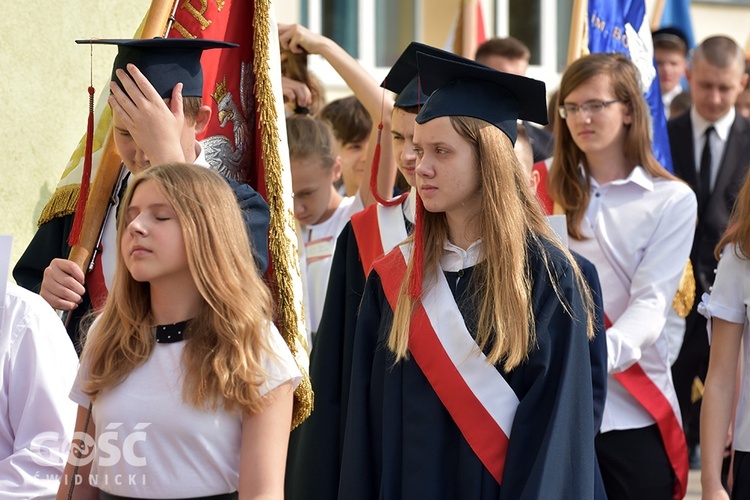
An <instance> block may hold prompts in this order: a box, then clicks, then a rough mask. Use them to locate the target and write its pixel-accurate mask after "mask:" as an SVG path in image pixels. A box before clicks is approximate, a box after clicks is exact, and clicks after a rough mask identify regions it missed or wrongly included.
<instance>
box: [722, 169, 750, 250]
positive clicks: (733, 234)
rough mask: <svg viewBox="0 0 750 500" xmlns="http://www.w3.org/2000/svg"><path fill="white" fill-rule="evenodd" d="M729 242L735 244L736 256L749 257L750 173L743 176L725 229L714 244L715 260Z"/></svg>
mask: <svg viewBox="0 0 750 500" xmlns="http://www.w3.org/2000/svg"><path fill="white" fill-rule="evenodd" d="M730 243H731V244H734V245H736V247H735V252H737V256H738V257H741V258H744V259H750V175H749V176H746V177H745V182H744V183H743V184H742V189H740V192H739V194H738V195H737V199H736V200H735V202H734V207H732V215H731V216H730V217H729V225H728V226H727V230H726V232H725V233H724V236H722V237H721V241H719V244H718V245H716V249H715V250H714V255H715V257H716V260H719V258H720V256H721V251H722V250H724V247H725V246H726V245H728V244H730Z"/></svg>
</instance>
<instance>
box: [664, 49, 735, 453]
mask: <svg viewBox="0 0 750 500" xmlns="http://www.w3.org/2000/svg"><path fill="white" fill-rule="evenodd" d="M744 70H745V59H744V55H743V53H742V50H741V49H740V48H739V46H737V44H736V43H735V42H734V41H733V40H731V39H730V38H727V37H724V36H714V37H711V38H707V39H706V40H704V41H703V42H702V43H701V44H700V46H698V47H697V48H696V49H695V53H694V55H693V59H692V61H691V64H690V68H689V70H688V82H689V84H690V89H691V93H692V96H693V105H692V107H691V108H690V112H688V113H685V114H683V115H681V116H679V117H677V118H675V119H673V120H670V121H669V123H668V124H667V130H668V133H669V143H670V147H671V149H672V160H673V163H674V171H675V174H676V175H677V176H678V177H680V178H681V179H683V180H684V181H685V182H687V183H688V184H689V185H690V186H691V187H692V188H693V190H694V191H695V194H696V196H697V198H698V226H697V228H696V231H695V239H694V241H693V249H692V252H691V255H690V258H691V260H692V263H693V268H694V272H695V281H696V305H697V303H699V302H700V299H701V296H702V295H703V293H706V292H710V290H711V286H712V285H713V281H714V270H715V269H716V265H717V260H716V258H715V257H714V249H715V247H716V245H717V243H718V242H719V239H720V238H721V236H722V234H723V233H724V231H725V230H726V228H727V223H728V221H729V214H730V213H731V210H732V205H733V204H734V200H735V198H736V197H737V193H738V191H739V189H740V187H741V186H742V182H743V180H744V178H745V175H746V172H747V167H748V163H750V120H748V119H746V118H744V117H742V116H740V115H739V114H737V113H735V109H734V104H735V101H736V99H737V96H738V95H739V94H740V92H742V90H743V89H744V87H745V83H746V82H747V79H748V76H747V75H746V74H744ZM696 305H694V306H693V310H692V311H691V312H690V315H689V316H688V317H687V322H686V327H685V337H684V340H683V344H682V348H681V350H680V353H679V356H678V357H677V360H676V361H675V363H674V365H673V366H672V374H673V377H674V385H675V389H676V391H677V397H678V399H679V402H680V408H681V411H682V420H683V426H684V428H685V434H686V436H687V440H688V447H689V449H690V451H691V467H695V466H697V465H698V464H699V456H697V453H696V452H695V450H697V449H698V448H697V445H698V437H699V414H700V407H699V403H698V405H694V404H692V403H691V392H692V390H691V389H692V386H693V381H694V379H695V377H699V378H700V380H701V381H704V380H705V377H706V371H707V369H708V358H709V345H708V337H707V335H706V319H705V318H704V317H703V316H701V315H700V314H698V312H697V311H696ZM696 459H697V460H696Z"/></svg>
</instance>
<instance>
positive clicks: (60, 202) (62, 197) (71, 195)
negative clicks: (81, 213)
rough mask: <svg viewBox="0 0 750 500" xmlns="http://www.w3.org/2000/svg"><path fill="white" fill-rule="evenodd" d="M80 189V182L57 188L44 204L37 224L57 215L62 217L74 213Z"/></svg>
mask: <svg viewBox="0 0 750 500" xmlns="http://www.w3.org/2000/svg"><path fill="white" fill-rule="evenodd" d="M80 190H81V185H80V184H69V185H67V186H62V187H59V188H57V189H56V190H55V193H54V194H53V195H52V197H51V198H50V199H49V201H48V202H47V204H46V205H45V206H44V209H43V210H42V214H41V215H40V216H39V221H38V222H37V225H38V226H41V225H42V224H44V223H45V222H49V221H51V220H52V219H55V218H57V217H64V216H66V215H70V214H72V213H75V211H76V205H77V204H78V193H79V192H80Z"/></svg>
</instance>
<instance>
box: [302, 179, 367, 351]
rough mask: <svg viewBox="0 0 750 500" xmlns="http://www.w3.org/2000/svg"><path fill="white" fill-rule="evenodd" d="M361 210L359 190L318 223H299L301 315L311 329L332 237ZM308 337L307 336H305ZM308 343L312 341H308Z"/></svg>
mask: <svg viewBox="0 0 750 500" xmlns="http://www.w3.org/2000/svg"><path fill="white" fill-rule="evenodd" d="M363 209H364V205H363V204H362V198H360V197H359V192H357V194H356V195H354V196H347V197H345V198H344V199H343V200H341V203H340V204H339V206H338V207H336V210H335V211H334V212H333V215H331V217H330V218H329V219H328V220H326V221H324V222H321V223H320V224H312V225H309V226H305V225H303V226H301V227H300V230H301V239H302V245H303V246H304V261H303V262H302V263H301V264H302V267H303V268H304V272H303V276H304V287H305V296H306V300H305V316H306V317H307V321H308V324H309V327H310V331H311V332H317V331H318V325H319V324H320V318H321V316H322V315H323V304H324V303H325V299H326V291H327V290H328V277H329V276H330V274H331V265H332V264H333V254H334V252H335V251H336V240H337V239H338V237H339V235H340V234H341V231H342V230H343V229H344V227H345V226H346V223H347V222H349V219H350V218H351V216H352V215H353V214H355V213H357V212H359V211H361V210H363ZM308 340H309V339H308ZM310 345H312V343H310Z"/></svg>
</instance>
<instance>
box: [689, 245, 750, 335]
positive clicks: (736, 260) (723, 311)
mask: <svg viewBox="0 0 750 500" xmlns="http://www.w3.org/2000/svg"><path fill="white" fill-rule="evenodd" d="M748 266H750V262H749V261H748V260H747V259H746V258H741V257H739V256H738V255H737V252H736V250H735V246H734V245H732V246H727V247H726V248H724V251H723V252H722V254H721V259H719V266H718V267H717V270H716V279H715V280H714V284H713V287H711V294H710V295H709V294H707V293H704V294H703V297H702V301H701V303H700V304H699V305H698V312H700V313H701V314H702V315H704V316H705V317H706V318H707V319H708V322H707V325H706V327H707V329H708V332H707V333H708V340H709V342H711V318H719V319H723V320H724V321H729V322H730V323H740V324H741V323H744V322H745V319H746V317H747V309H746V307H747V306H746V305H745V300H746V298H747V294H746V293H745V283H746V282H747V280H748V277H749V276H748V271H749V270H750V267H748Z"/></svg>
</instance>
